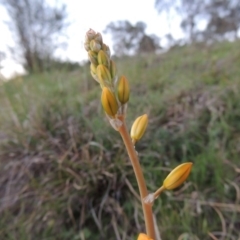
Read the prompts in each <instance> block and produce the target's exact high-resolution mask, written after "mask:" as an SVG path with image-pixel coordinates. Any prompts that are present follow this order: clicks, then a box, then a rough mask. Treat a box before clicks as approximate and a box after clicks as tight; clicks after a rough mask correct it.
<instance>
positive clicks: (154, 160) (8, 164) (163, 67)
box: [0, 41, 240, 240]
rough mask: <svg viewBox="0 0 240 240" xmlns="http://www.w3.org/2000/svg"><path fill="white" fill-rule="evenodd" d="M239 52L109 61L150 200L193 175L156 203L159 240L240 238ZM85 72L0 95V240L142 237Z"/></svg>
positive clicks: (125, 177)
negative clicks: (123, 91) (134, 130)
mask: <svg viewBox="0 0 240 240" xmlns="http://www.w3.org/2000/svg"><path fill="white" fill-rule="evenodd" d="M238 49H240V42H239V41H236V42H234V43H230V42H221V43H217V44H214V45H209V46H207V45H204V44H200V43H199V44H194V45H191V46H187V47H174V48H172V49H171V50H170V51H168V52H167V53H165V54H160V55H155V54H144V55H139V56H135V57H123V58H121V59H117V60H116V61H117V66H118V72H119V74H125V75H126V76H127V77H128V79H129V81H130V83H131V97H130V103H129V111H128V118H127V119H128V123H129V126H130V125H131V123H132V122H133V120H134V119H135V118H136V117H137V116H138V115H140V114H143V113H147V114H149V119H150V120H149V126H148V129H147V132H146V134H145V136H144V138H143V139H142V140H141V142H139V143H138V144H137V147H136V149H137V151H138V152H139V156H140V160H141V165H142V166H143V168H144V175H145V177H146V179H147V184H148V188H149V189H150V191H154V190H155V189H156V188H157V187H159V186H160V185H161V183H162V180H163V179H164V177H165V176H166V175H167V174H168V172H169V170H170V169H172V168H173V167H175V166H176V165H178V164H179V163H181V162H184V161H193V162H194V166H193V170H192V173H191V175H190V178H189V180H188V182H187V183H186V184H185V185H184V186H183V187H182V188H180V189H178V190H176V191H173V192H166V193H164V194H163V195H162V198H161V199H158V200H156V202H155V205H154V208H153V209H154V213H155V217H156V225H157V227H158V228H159V229H160V231H161V234H162V238H163V239H185V240H190V239H200V240H203V239H204V240H207V239H224V240H238V239H239V238H240V233H239V228H240V189H239V186H240V163H239V154H240V110H239V109H240V84H239V83H240V69H239V66H240V52H239V51H238ZM99 98H100V91H99V86H98V85H97V84H96V83H95V82H94V80H93V79H92V77H91V76H90V74H89V66H88V64H86V66H83V67H79V69H77V70H74V71H71V72H69V71H65V70H64V69H62V70H61V71H60V70H58V71H51V72H43V73H35V74H32V75H28V76H26V77H19V78H16V79H15V80H13V81H10V82H6V83H4V84H2V85H1V87H0V102H1V108H0V159H1V161H0V215H1V218H0V239H3V240H5V239H6V240H8V239H9V240H10V239H14V240H15V239H17V240H31V239H34V240H67V239H69V240H70V239H71V240H73V239H75V240H77V239H81V240H84V239H92V240H99V239H110V240H116V239H126V240H128V239H129V240H130V239H135V238H136V236H137V234H138V233H139V232H140V231H144V225H143V216H142V210H141V204H140V201H139V196H138V189H137V185H136V181H135V178H134V176H133V172H132V168H131V166H130V163H129V160H128V157H127V154H126V151H125V149H124V147H123V144H122V140H121V139H120V136H119V135H118V134H117V132H115V131H114V130H113V129H112V128H111V127H110V126H109V124H108V122H107V121H106V119H105V116H104V113H103V110H102V107H101V103H100V100H99Z"/></svg>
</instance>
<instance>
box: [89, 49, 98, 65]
mask: <svg viewBox="0 0 240 240" xmlns="http://www.w3.org/2000/svg"><path fill="white" fill-rule="evenodd" d="M88 59H89V61H90V62H91V63H93V64H95V65H97V64H98V61H97V53H95V52H93V51H91V50H90V51H88Z"/></svg>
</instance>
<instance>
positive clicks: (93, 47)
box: [90, 40, 101, 52]
mask: <svg viewBox="0 0 240 240" xmlns="http://www.w3.org/2000/svg"><path fill="white" fill-rule="evenodd" d="M90 48H91V50H92V51H94V52H99V51H100V49H101V44H100V43H98V42H97V41H96V40H91V42H90Z"/></svg>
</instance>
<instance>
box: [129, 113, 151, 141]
mask: <svg viewBox="0 0 240 240" xmlns="http://www.w3.org/2000/svg"><path fill="white" fill-rule="evenodd" d="M147 124H148V116H147V114H144V115H142V116H140V117H138V118H137V119H136V120H135V121H134V123H133V125H132V128H131V138H132V141H133V143H135V142H136V141H138V140H140V139H141V138H142V136H143V134H144V132H145V130H146V128H147Z"/></svg>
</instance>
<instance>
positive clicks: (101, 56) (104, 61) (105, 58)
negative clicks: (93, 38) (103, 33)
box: [97, 50, 109, 67]
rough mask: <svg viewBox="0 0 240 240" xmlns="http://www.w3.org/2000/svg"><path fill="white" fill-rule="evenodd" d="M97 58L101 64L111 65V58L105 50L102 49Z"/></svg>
mask: <svg viewBox="0 0 240 240" xmlns="http://www.w3.org/2000/svg"><path fill="white" fill-rule="evenodd" d="M97 59H98V63H99V64H103V65H104V66H106V67H109V58H108V56H107V54H106V53H105V52H104V51H103V50H100V51H99V52H98V57H97Z"/></svg>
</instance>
